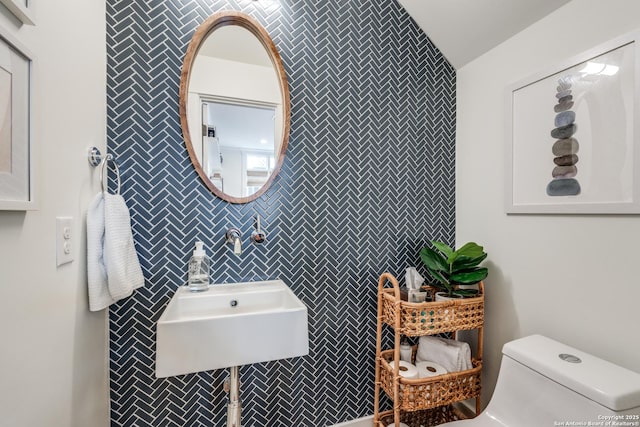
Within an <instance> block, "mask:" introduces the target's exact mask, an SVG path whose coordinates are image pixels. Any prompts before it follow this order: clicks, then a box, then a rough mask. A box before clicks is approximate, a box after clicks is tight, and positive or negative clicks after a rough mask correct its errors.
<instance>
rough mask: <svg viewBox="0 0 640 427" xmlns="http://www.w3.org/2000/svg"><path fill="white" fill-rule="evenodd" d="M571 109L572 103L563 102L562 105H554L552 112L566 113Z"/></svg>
mask: <svg viewBox="0 0 640 427" xmlns="http://www.w3.org/2000/svg"><path fill="white" fill-rule="evenodd" d="M571 107H573V101H569V102H563V103H560V104H556V105H555V106H554V107H553V111H555V112H556V113H560V112H562V111H567V110H569V109H571Z"/></svg>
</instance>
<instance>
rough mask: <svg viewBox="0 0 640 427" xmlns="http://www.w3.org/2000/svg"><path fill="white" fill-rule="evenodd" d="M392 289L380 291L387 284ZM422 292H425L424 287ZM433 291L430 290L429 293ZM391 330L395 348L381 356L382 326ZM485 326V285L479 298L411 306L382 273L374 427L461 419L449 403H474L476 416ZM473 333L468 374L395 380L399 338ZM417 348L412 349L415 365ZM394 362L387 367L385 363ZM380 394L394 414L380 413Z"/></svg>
mask: <svg viewBox="0 0 640 427" xmlns="http://www.w3.org/2000/svg"><path fill="white" fill-rule="evenodd" d="M388 282H389V283H391V285H392V287H387V288H385V285H386V284H387V283H388ZM426 289H429V288H428V287H427V288H426ZM432 290H433V289H432ZM383 323H386V324H387V325H389V326H391V327H392V328H393V329H394V331H395V341H394V348H393V349H390V350H386V351H382V349H381V346H382V324H383ZM483 324H484V284H483V283H482V282H480V284H479V295H478V296H477V297H474V298H464V299H457V300H453V301H439V302H424V303H410V302H407V301H402V299H401V297H400V287H399V285H398V281H397V280H396V278H395V277H393V275H391V274H389V273H383V274H382V275H381V276H380V280H379V281H378V330H377V340H376V380H375V394H374V400H375V409H374V418H373V422H374V427H387V426H388V425H390V424H393V423H395V424H394V425H395V426H399V425H400V422H403V423H405V424H407V425H409V427H420V426H432V425H437V424H441V423H444V422H448V421H454V420H458V419H464V418H465V416H464V415H463V414H462V413H461V412H460V411H458V410H457V409H456V408H454V407H453V406H452V403H454V402H458V401H462V400H466V399H471V398H475V399H476V415H478V414H479V413H480V372H481V370H482V338H483ZM473 329H476V330H477V331H478V346H477V351H476V355H475V357H474V358H473V359H472V365H473V367H472V369H469V370H466V371H460V372H450V373H447V374H444V375H439V376H436V377H430V378H415V379H413V378H412V379H408V378H403V377H401V376H400V373H399V372H400V363H398V362H399V360H400V337H401V336H402V335H405V336H409V337H417V336H422V335H434V334H440V333H444V332H451V333H453V335H454V337H455V333H456V332H457V331H462V330H473ZM416 347H417V346H414V348H413V358H412V361H413V360H415V355H416ZM392 361H395V363H394V367H393V368H392V367H391V365H390V363H391V362H392ZM380 389H382V390H384V392H385V393H386V394H387V395H388V396H389V397H390V398H391V399H392V400H393V410H390V411H385V412H380V397H381V396H380Z"/></svg>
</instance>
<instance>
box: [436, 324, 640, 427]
mask: <svg viewBox="0 0 640 427" xmlns="http://www.w3.org/2000/svg"><path fill="white" fill-rule="evenodd" d="M502 353H503V357H502V364H501V365H500V373H499V374H498V382H497V384H496V388H495V391H494V393H493V396H492V398H491V401H490V403H489V405H488V406H487V409H486V410H485V411H484V412H483V413H482V414H480V415H479V416H478V417H476V418H475V419H473V420H468V421H456V422H453V423H447V424H444V425H446V426H449V427H454V426H456V427H493V426H501V427H502V426H506V427H541V426H640V374H638V373H636V372H633V371H630V370H628V369H625V368H622V367H620V366H617V365H614V364H613V363H610V362H607V361H605V360H602V359H599V358H597V357H595V356H592V355H590V354H587V353H584V352H582V351H580V350H576V349H574V348H572V347H569V346H567V345H564V344H562V343H559V342H557V341H554V340H552V339H550V338H546V337H543V336H541V335H532V336H529V337H525V338H521V339H518V340H515V341H512V342H509V343H507V344H505V345H504V347H503V349H502Z"/></svg>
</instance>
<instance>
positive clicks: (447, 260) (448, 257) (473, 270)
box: [420, 240, 489, 297]
mask: <svg viewBox="0 0 640 427" xmlns="http://www.w3.org/2000/svg"><path fill="white" fill-rule="evenodd" d="M431 243H432V244H433V246H434V247H435V248H436V249H437V250H438V252H436V251H435V250H433V249H431V248H428V247H425V248H422V250H421V251H420V259H421V260H422V262H423V263H424V265H425V266H426V267H427V271H428V272H429V274H430V275H431V277H432V278H433V279H434V280H435V282H434V283H432V286H434V287H436V288H438V289H440V290H441V291H443V292H446V293H447V296H449V297H451V296H454V295H460V296H471V295H475V294H476V291H475V290H473V289H456V286H457V285H473V284H475V283H478V282H479V281H481V280H484V278H486V277H487V274H489V270H488V269H487V268H485V267H478V264H480V263H481V262H482V261H484V259H485V258H486V257H487V253H486V252H485V251H484V248H483V247H482V246H480V245H478V244H477V243H475V242H469V243H466V244H465V245H464V246H462V247H461V248H459V249H457V250H454V249H453V248H451V247H449V246H447V245H445V244H444V243H442V242H437V241H435V240H433V241H431Z"/></svg>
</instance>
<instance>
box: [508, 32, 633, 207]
mask: <svg viewBox="0 0 640 427" xmlns="http://www.w3.org/2000/svg"><path fill="white" fill-rule="evenodd" d="M638 35H639V34H638V33H633V34H629V35H626V36H623V37H621V38H618V39H615V40H612V41H610V42H608V43H605V44H603V45H601V46H598V47H596V48H594V49H591V50H589V51H588V52H585V53H583V54H581V55H578V56H576V57H574V58H571V59H570V60H568V61H565V62H563V63H562V64H559V65H557V66H555V67H553V68H551V69H548V70H545V71H543V72H539V73H537V74H535V75H532V76H530V77H528V78H526V79H524V80H522V81H519V82H517V83H515V84H513V85H511V86H509V88H508V89H507V94H506V98H507V114H508V116H507V135H506V145H507V147H506V150H505V151H506V162H505V164H506V170H505V177H506V179H505V210H506V212H507V213H511V214H518V213H549V214H572V213H574V214H636V213H640V176H639V171H638V167H639V165H640V145H639V144H638V137H639V135H640V129H639V128H638V125H639V124H640V120H639V119H638V114H639V113H640V111H639V107H638V100H639V93H638V89H639V82H640V80H639V70H640V67H639V66H638V63H639V61H640V54H639V52H638V48H639V46H638Z"/></svg>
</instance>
